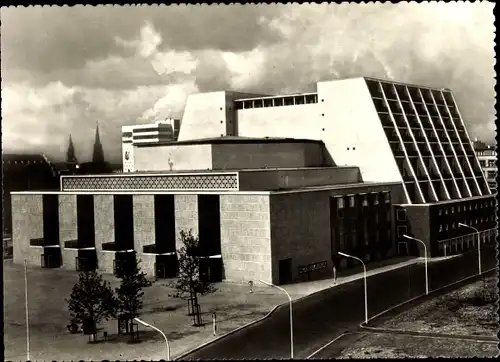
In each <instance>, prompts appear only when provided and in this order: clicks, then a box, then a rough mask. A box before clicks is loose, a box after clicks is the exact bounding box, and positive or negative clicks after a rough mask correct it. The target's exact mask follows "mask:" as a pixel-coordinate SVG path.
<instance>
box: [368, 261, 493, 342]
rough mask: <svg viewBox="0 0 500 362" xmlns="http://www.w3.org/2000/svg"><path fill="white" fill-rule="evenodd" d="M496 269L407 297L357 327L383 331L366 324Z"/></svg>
mask: <svg viewBox="0 0 500 362" xmlns="http://www.w3.org/2000/svg"><path fill="white" fill-rule="evenodd" d="M496 269H497V268H492V269H489V270H486V271H484V272H482V273H481V274H476V275H472V276H470V277H467V278H464V279H461V280H458V281H456V282H453V283H451V284H447V285H444V286H442V287H439V288H437V289H434V290H431V291H430V292H429V294H428V295H426V294H422V295H419V296H416V297H413V298H411V299H408V300H407V301H404V302H402V303H399V304H397V305H395V306H393V307H391V308H389V309H386V310H384V311H382V312H380V313H378V314H376V315H374V316H373V317H371V318H369V319H368V322H363V323H361V324H360V325H359V327H360V328H361V329H367V330H373V331H380V332H384V331H385V330H384V329H380V328H376V327H370V326H368V324H369V323H370V321H372V320H374V319H375V318H378V317H380V316H382V315H383V314H386V313H388V312H391V311H393V310H394V309H396V308H399V307H402V306H403V305H405V304H409V303H411V302H414V301H416V300H418V299H424V298H426V297H427V298H428V297H429V296H431V295H433V294H436V293H437V292H441V291H443V290H444V289H446V288H450V287H453V286H456V285H457V284H460V283H463V282H466V281H470V280H473V279H476V278H481V277H482V276H483V275H485V274H488V273H491V272H493V271H495V270H496ZM386 331H390V332H393V331H399V332H403V333H404V332H406V331H403V330H390V329H387V330H386ZM412 333H417V334H418V333H422V332H412ZM478 337H481V336H478ZM488 338H489V337H488Z"/></svg>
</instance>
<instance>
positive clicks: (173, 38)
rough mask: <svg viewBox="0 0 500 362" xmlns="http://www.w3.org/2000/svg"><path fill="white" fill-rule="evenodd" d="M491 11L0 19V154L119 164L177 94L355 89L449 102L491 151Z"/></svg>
mask: <svg viewBox="0 0 500 362" xmlns="http://www.w3.org/2000/svg"><path fill="white" fill-rule="evenodd" d="M493 8H494V4H493V3H486V2H483V3H474V4H472V3H465V2H462V3H440V2H431V3H414V2H411V3H400V4H380V3H370V4H348V3H345V4H306V5H297V4H293V5H266V4H263V5H232V6H227V5H172V6H165V5H156V6H111V5H107V6H106V5H103V6H96V7H93V6H74V7H67V6H65V7H55V6H52V7H40V6H36V7H29V8H24V7H19V8H14V7H10V8H5V7H3V8H2V9H1V14H0V17H1V21H2V26H1V51H2V53H1V72H2V73H1V75H2V90H1V96H2V150H3V152H25V153H28V152H30V153H31V152H37V153H39V152H43V153H45V154H47V155H48V156H50V157H53V158H54V159H57V160H62V159H64V157H65V156H64V155H65V152H66V149H67V146H68V138H69V135H70V134H71V136H72V138H73V142H74V145H75V150H76V154H77V157H78V159H79V160H80V161H81V162H82V161H83V162H85V161H88V160H90V159H91V157H92V147H93V141H94V134H95V126H96V122H99V128H100V135H101V140H102V143H103V146H104V152H105V156H106V158H107V160H109V161H111V162H120V157H121V156H120V155H121V130H120V127H121V126H123V125H129V124H139V123H148V122H150V121H154V120H158V119H164V118H166V117H169V116H172V117H176V118H177V117H178V118H180V117H182V112H183V109H184V105H185V101H186V98H187V96H188V95H189V94H192V93H198V92H208V91H217V90H235V91H243V92H258V93H266V94H283V93H294V92H314V91H315V86H316V83H317V82H318V81H321V80H333V79H339V78H348V77H355V76H368V77H376V78H385V79H389V80H396V81H401V82H408V83H415V84H421V85H428V86H434V87H446V88H451V89H452V91H453V92H454V94H455V97H456V99H457V103H458V105H459V108H460V109H461V112H462V116H463V118H464V121H465V123H466V126H467V129H468V131H469V134H470V135H471V137H473V138H474V137H479V138H480V139H483V140H484V141H486V142H494V137H495V131H496V128H495V109H494V102H495V92H494V85H495V79H494V77H495V73H494V69H493V67H494V61H495V59H494V54H495V53H494V49H493V46H494V30H495V28H494V24H493V21H494V16H493Z"/></svg>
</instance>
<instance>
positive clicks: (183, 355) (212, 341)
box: [173, 302, 289, 361]
mask: <svg viewBox="0 0 500 362" xmlns="http://www.w3.org/2000/svg"><path fill="white" fill-rule="evenodd" d="M283 304H289V302H286V303H283ZM283 304H278V305H275V306H274V307H273V308H272V309H271V310H270V311H269V312H268V313H267V314H266V315H265V316H263V317H260V318H259V319H256V320H254V321H251V322H250V323H247V324H245V325H242V326H241V327H238V328H236V329H233V330H232V331H229V332H226V333H224V334H221V335H220V336H218V337H217V338H214V339H212V340H211V341H208V342H205V343H202V344H200V345H199V346H196V347H194V348H193V349H190V350H188V351H187V352H184V353H182V354H181V355H180V356H178V357H176V358H174V359H173V361H179V360H181V359H182V358H184V357H185V356H187V355H190V354H191V353H194V352H196V351H198V350H200V349H202V348H203V347H206V346H208V345H209V344H212V343H214V342H217V341H219V340H221V339H223V338H225V337H227V336H229V335H231V334H233V333H236V332H238V331H239V330H241V329H243V328H247V327H250V326H251V325H254V324H255V323H258V322H260V321H263V320H264V319H266V318H267V317H269V316H270V315H271V314H272V313H274V311H275V310H276V309H278V307H280V306H282V305H283Z"/></svg>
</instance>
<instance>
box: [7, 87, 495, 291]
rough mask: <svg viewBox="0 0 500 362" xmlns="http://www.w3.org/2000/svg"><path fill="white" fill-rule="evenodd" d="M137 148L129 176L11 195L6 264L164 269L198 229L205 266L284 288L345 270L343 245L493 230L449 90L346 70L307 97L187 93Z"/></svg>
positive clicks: (436, 244) (401, 242) (448, 240)
mask: <svg viewBox="0 0 500 362" xmlns="http://www.w3.org/2000/svg"><path fill="white" fill-rule="evenodd" d="M128 137H129V136H128ZM133 152H134V155H133V157H134V158H133V166H131V169H130V172H129V173H124V174H109V175H87V176H66V177H62V178H61V190H60V191H58V192H24V193H21V192H20V193H14V194H13V206H12V207H13V214H14V217H13V229H14V233H13V240H14V241H13V242H14V261H15V262H21V261H22V260H24V258H28V259H29V260H30V262H31V263H34V264H38V263H42V264H43V265H44V266H50V267H63V268H71V269H73V268H77V269H78V268H82V267H87V268H88V267H90V268H94V267H96V268H98V269H99V270H102V271H104V272H119V269H120V268H121V267H120V265H123V263H125V262H126V260H127V258H129V257H130V255H132V253H130V251H133V250H135V251H136V252H137V253H138V257H139V258H141V259H142V261H143V269H144V270H145V271H146V272H147V273H151V274H153V273H154V274H156V275H157V276H158V277H173V276H175V273H176V267H177V266H176V257H177V256H176V250H177V249H178V248H179V242H180V240H179V237H180V235H179V234H180V231H181V230H189V229H191V230H192V231H193V232H194V233H195V234H196V235H198V236H199V239H200V244H201V248H202V251H203V253H202V254H203V256H204V257H205V258H204V259H203V260H204V263H203V265H202V273H203V275H205V276H206V277H208V278H210V279H213V280H220V279H228V280H239V281H242V280H256V279H263V280H270V281H272V282H273V283H278V284H283V283H288V282H291V281H296V280H303V279H308V278H311V279H312V278H317V277H320V276H322V275H331V273H332V270H331V269H332V266H333V265H336V267H337V268H344V267H349V265H351V260H352V259H348V260H346V259H343V258H339V257H338V252H339V251H342V252H345V253H349V254H351V255H355V256H358V257H360V258H362V259H364V260H365V261H367V262H369V261H371V260H374V259H382V258H387V257H391V256H393V255H395V254H396V253H397V252H401V253H403V252H405V253H406V252H408V253H411V254H416V255H419V254H420V255H422V254H423V248H421V247H420V245H416V243H410V244H408V239H406V238H404V237H403V235H404V234H407V235H409V236H412V237H416V238H419V239H421V240H422V241H423V242H424V243H425V244H426V245H427V246H428V248H427V249H428V254H429V255H430V256H438V255H443V254H445V253H453V252H455V253H458V252H460V251H463V250H466V249H467V248H472V247H474V245H477V244H475V243H476V242H477V240H478V237H477V235H479V238H480V239H481V242H482V243H485V242H492V241H493V240H494V236H495V234H496V227H495V226H496V223H495V219H494V217H495V212H494V210H495V201H494V197H493V195H492V194H491V191H490V189H489V186H488V184H487V182H486V180H485V178H484V176H483V173H482V172H481V169H480V166H479V162H478V160H477V157H476V155H475V153H474V150H473V149H472V144H471V142H470V139H469V137H468V135H467V131H466V129H465V126H464V122H463V120H462V118H461V116H460V113H459V111H458V107H457V105H456V104H455V101H454V99H453V96H452V94H451V92H450V91H449V90H445V89H430V88H426V87H418V86H413V85H406V84H400V83H394V82H387V81H381V80H375V79H367V78H354V79H346V80H337V81H330V82H320V83H318V84H317V92H315V93H308V94H294V95H285V96H262V95H252V94H242V93H237V92H226V91H222V92H212V93H202V94H194V95H191V96H189V97H188V100H187V104H186V108H185V111H184V116H183V119H182V127H181V129H180V132H179V138H178V141H177V142H172V141H171V142H160V141H158V142H154V143H148V144H135V145H134V147H133ZM459 222H462V223H464V224H466V225H470V226H471V227H472V229H470V228H465V227H459V226H458V223H459ZM475 229H477V230H478V233H477V234H476V233H475V232H471V231H474V230H475Z"/></svg>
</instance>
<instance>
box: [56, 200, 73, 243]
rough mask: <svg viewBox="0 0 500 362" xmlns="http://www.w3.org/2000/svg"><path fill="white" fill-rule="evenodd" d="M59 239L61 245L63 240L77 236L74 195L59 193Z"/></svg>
mask: <svg viewBox="0 0 500 362" xmlns="http://www.w3.org/2000/svg"><path fill="white" fill-rule="evenodd" d="M58 197H59V239H60V240H61V247H64V242H65V241H69V240H76V239H77V238H78V224H77V220H76V215H77V209H76V195H65V194H60V195H59V196H58Z"/></svg>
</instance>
